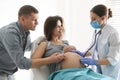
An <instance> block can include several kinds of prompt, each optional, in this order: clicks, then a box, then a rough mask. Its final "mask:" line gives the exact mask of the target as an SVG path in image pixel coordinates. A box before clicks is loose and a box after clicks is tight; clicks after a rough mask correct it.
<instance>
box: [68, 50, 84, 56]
mask: <svg viewBox="0 0 120 80" xmlns="http://www.w3.org/2000/svg"><path fill="white" fill-rule="evenodd" d="M70 52H74V53H77V54H79V55H80V56H82V57H83V56H84V55H85V52H80V51H79V50H70Z"/></svg>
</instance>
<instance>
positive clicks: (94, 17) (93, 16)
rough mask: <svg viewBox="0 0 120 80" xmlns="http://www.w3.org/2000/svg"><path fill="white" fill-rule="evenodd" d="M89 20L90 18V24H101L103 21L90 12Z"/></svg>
mask: <svg viewBox="0 0 120 80" xmlns="http://www.w3.org/2000/svg"><path fill="white" fill-rule="evenodd" d="M90 18H91V22H92V21H98V23H99V24H103V19H102V17H99V16H98V15H97V14H95V13H93V12H90Z"/></svg>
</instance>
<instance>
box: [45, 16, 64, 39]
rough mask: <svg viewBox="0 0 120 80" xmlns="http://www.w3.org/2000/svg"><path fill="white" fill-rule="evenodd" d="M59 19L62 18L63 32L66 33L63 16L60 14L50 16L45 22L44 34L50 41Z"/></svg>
mask: <svg viewBox="0 0 120 80" xmlns="http://www.w3.org/2000/svg"><path fill="white" fill-rule="evenodd" d="M58 20H60V22H61V26H62V27H63V33H64V26H63V19H62V17H60V16H49V17H48V18H47V19H46V21H45V23H44V35H45V37H46V39H47V40H48V41H50V40H51V39H52V35H53V31H54V29H55V28H56V26H57V21H58ZM61 37H62V36H61ZM61 37H60V38H61Z"/></svg>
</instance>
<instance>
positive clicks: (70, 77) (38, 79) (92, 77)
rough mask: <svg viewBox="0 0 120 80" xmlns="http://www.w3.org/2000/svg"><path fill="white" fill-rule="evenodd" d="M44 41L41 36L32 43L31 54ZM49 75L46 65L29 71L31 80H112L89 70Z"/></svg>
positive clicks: (69, 70) (67, 71)
mask: <svg viewBox="0 0 120 80" xmlns="http://www.w3.org/2000/svg"><path fill="white" fill-rule="evenodd" d="M44 40H46V39H45V37H43V36H41V37H39V38H38V39H36V40H35V41H34V42H33V45H32V53H33V52H34V51H35V49H36V48H37V47H38V44H39V43H40V42H41V41H44ZM49 75H50V72H49V69H48V66H47V65H44V66H41V67H39V68H32V69H31V80H114V79H112V78H110V77H108V76H104V75H101V74H99V73H96V72H94V71H93V70H92V69H90V68H69V69H62V70H58V71H56V72H54V73H52V74H51V75H50V76H49Z"/></svg>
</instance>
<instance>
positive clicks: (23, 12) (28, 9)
mask: <svg viewBox="0 0 120 80" xmlns="http://www.w3.org/2000/svg"><path fill="white" fill-rule="evenodd" d="M31 13H39V12H38V10H37V9H36V8H35V7H33V6H31V5H24V6H22V7H21V8H20V10H19V12H18V18H19V17H20V16H26V17H27V16H30V15H31Z"/></svg>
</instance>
